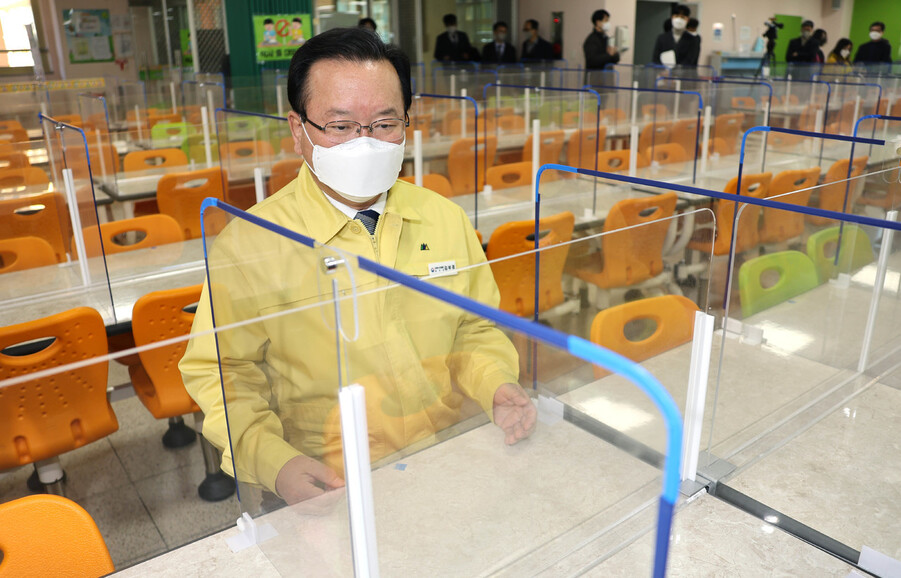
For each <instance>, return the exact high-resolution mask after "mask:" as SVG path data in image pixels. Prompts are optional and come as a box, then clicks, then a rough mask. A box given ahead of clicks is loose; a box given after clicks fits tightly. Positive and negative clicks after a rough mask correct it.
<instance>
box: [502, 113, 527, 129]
mask: <svg viewBox="0 0 901 578" xmlns="http://www.w3.org/2000/svg"><path fill="white" fill-rule="evenodd" d="M497 128H498V130H500V131H501V132H515V133H520V132H525V130H526V119H525V118H523V117H522V116H521V115H518V114H505V115H504V116H499V117H497Z"/></svg>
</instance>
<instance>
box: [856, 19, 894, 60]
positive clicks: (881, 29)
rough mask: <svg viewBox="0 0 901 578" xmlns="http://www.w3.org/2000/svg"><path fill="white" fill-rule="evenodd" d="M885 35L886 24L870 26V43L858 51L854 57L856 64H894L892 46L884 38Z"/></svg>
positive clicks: (880, 23)
mask: <svg viewBox="0 0 901 578" xmlns="http://www.w3.org/2000/svg"><path fill="white" fill-rule="evenodd" d="M883 34H885V24H884V23H882V22H873V23H872V24H870V41H869V42H864V43H863V44H861V45H860V48H858V49H857V54H855V55H854V63H855V64H857V63H861V64H876V63H881V62H885V63H888V64H891V62H892V45H891V43H889V41H888V40H886V39H885V38H883V37H882V36H883Z"/></svg>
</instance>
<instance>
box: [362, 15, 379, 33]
mask: <svg viewBox="0 0 901 578" xmlns="http://www.w3.org/2000/svg"><path fill="white" fill-rule="evenodd" d="M367 24H369V25H370V26H372V29H373V30H378V26H376V25H375V20H373V19H372V18H360V21H359V22H357V27H358V28H363V27H364V26H366V25H367Z"/></svg>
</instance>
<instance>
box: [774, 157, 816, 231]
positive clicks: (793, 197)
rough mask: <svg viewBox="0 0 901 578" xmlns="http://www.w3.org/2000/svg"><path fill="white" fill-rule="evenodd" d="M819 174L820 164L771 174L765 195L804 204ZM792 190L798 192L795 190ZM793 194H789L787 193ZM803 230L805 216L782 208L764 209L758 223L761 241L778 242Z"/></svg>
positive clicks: (806, 202)
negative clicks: (772, 175) (760, 222)
mask: <svg viewBox="0 0 901 578" xmlns="http://www.w3.org/2000/svg"><path fill="white" fill-rule="evenodd" d="M819 177H820V167H812V168H809V169H796V170H787V171H782V172H781V173H779V174H777V175H776V176H775V177H773V180H772V182H771V183H770V187H769V194H768V195H767V198H770V199H772V198H773V197H778V198H776V199H775V200H777V201H780V202H783V203H791V204H793V205H801V206H806V205H807V204H808V202H809V201H810V195H811V193H812V192H813V189H812V187H814V186H815V185H816V184H817V180H818V179H819ZM794 191H799V192H797V193H795V192H794ZM788 193H792V194H788ZM803 233H804V215H803V214H802V213H793V212H790V211H784V210H782V209H773V208H769V207H767V208H765V209H764V210H763V222H762V224H761V226H760V241H761V242H763V243H779V242H782V241H787V240H789V239H793V238H795V237H798V236H800V235H801V234H803Z"/></svg>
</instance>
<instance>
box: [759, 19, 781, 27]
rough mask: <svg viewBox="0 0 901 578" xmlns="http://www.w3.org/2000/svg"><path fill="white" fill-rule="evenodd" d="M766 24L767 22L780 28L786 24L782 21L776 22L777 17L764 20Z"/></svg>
mask: <svg viewBox="0 0 901 578" xmlns="http://www.w3.org/2000/svg"><path fill="white" fill-rule="evenodd" d="M764 24H766V25H767V26H769V27H770V28H780V29H781V28H782V27H783V26H785V24H783V23H782V22H776V19H775V18H773V19H771V20H767V21H766V22H764Z"/></svg>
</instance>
